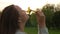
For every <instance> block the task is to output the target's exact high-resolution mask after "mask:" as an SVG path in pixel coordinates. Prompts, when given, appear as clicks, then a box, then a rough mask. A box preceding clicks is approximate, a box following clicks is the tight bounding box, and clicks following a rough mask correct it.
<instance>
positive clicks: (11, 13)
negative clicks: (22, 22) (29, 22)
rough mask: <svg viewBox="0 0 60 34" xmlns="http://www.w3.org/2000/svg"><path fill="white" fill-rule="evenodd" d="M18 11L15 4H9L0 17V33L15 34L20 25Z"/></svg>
mask: <svg viewBox="0 0 60 34" xmlns="http://www.w3.org/2000/svg"><path fill="white" fill-rule="evenodd" d="M18 17H19V14H18V11H17V9H16V8H15V6H14V5H10V6H7V7H6V8H5V9H4V10H3V12H2V14H1V19H0V34H15V32H16V30H17V29H18V28H19V26H18Z"/></svg>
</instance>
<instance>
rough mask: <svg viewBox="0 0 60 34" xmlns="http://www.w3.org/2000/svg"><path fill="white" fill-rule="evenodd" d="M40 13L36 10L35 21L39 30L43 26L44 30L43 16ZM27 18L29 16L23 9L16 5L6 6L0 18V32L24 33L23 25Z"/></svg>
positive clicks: (6, 33) (8, 33) (2, 33)
mask: <svg viewBox="0 0 60 34" xmlns="http://www.w3.org/2000/svg"><path fill="white" fill-rule="evenodd" d="M40 14H41V12H40V11H37V12H36V17H37V22H38V24H39V27H40V28H41V30H43V28H44V30H45V17H44V16H43V17H41V16H40ZM28 18H29V16H28V15H27V14H26V13H25V11H24V10H22V9H21V8H20V7H18V6H16V5H10V6H8V7H6V8H5V9H4V10H3V12H2V15H1V19H0V26H1V27H0V34H26V33H25V32H24V27H25V23H26V21H27V20H28ZM41 30H39V31H41ZM45 31H46V30H45ZM42 32H43V31H42ZM42 32H41V34H42ZM43 33H44V32H43ZM39 34H40V33H39Z"/></svg>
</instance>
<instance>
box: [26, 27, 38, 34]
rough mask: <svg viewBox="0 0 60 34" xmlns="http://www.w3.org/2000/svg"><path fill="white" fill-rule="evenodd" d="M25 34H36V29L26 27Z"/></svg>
mask: <svg viewBox="0 0 60 34" xmlns="http://www.w3.org/2000/svg"><path fill="white" fill-rule="evenodd" d="M25 32H27V33H28V34H37V33H38V31H37V27H26V28H25Z"/></svg>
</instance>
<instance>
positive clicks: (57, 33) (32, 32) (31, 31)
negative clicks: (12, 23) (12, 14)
mask: <svg viewBox="0 0 60 34" xmlns="http://www.w3.org/2000/svg"><path fill="white" fill-rule="evenodd" d="M25 32H27V33H28V34H37V33H38V29H37V27H26V28H25ZM49 34H60V30H49Z"/></svg>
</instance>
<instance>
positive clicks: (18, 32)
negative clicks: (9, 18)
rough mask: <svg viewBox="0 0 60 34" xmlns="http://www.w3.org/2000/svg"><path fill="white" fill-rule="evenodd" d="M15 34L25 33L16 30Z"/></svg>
mask: <svg viewBox="0 0 60 34" xmlns="http://www.w3.org/2000/svg"><path fill="white" fill-rule="evenodd" d="M15 34H27V33H26V32H21V31H20V30H17V31H16V33H15Z"/></svg>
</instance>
